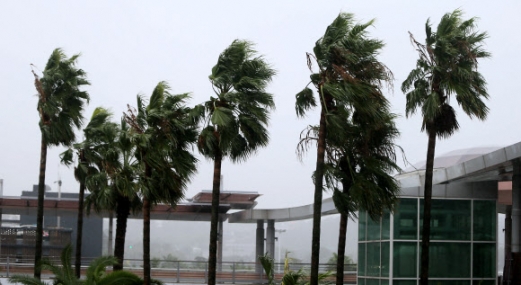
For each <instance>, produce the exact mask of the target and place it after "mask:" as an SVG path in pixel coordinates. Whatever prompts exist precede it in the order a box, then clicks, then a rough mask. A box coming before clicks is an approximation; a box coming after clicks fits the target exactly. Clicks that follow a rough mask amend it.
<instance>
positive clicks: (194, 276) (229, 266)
mask: <svg viewBox="0 0 521 285" xmlns="http://www.w3.org/2000/svg"><path fill="white" fill-rule="evenodd" d="M33 258H34V257H33ZM50 259H51V260H53V261H56V262H58V261H59V257H57V256H52V257H50ZM93 259H94V258H89V257H87V258H83V260H82V264H88V263H90V261H92V260H93ZM29 260H30V257H29V256H27V257H25V258H20V257H18V258H13V257H5V258H0V275H2V276H6V277H9V276H11V275H13V274H27V275H32V273H33V266H34V263H32V262H28V261H29ZM151 263H152V264H151V265H152V278H154V279H159V280H161V281H164V282H168V283H206V282H207V281H208V262H207V261H186V260H175V261H173V260H157V259H154V260H152V261H151ZM310 266H311V265H310V264H309V263H290V265H289V267H290V270H293V271H298V270H300V269H302V270H303V271H304V272H309V270H310ZM335 266H336V265H334V264H320V267H319V272H321V273H322V272H327V271H332V272H333V273H334V271H335V268H336V267H335ZM142 267H143V261H142V260H140V259H125V264H124V270H127V271H130V272H132V273H135V274H136V275H138V276H142V273H143V272H142V271H143V270H142ZM86 268H87V266H86V265H84V266H82V274H84V273H85V270H86ZM217 269H218V270H217V276H216V277H217V282H218V283H231V284H244V283H248V284H252V283H258V284H262V283H266V282H267V278H266V275H265V274H264V271H263V270H259V268H258V267H257V268H256V263H255V262H243V261H234V262H222V263H220V264H218V265H217ZM107 270H108V271H111V270H112V268H107ZM274 270H275V274H274V277H275V280H276V282H277V283H280V281H281V279H282V276H283V274H284V264H283V263H275V266H274ZM356 270H357V267H356V264H348V265H346V266H345V270H344V283H345V284H355V283H356ZM48 274H49V273H46V272H43V275H48ZM48 276H49V275H48Z"/></svg>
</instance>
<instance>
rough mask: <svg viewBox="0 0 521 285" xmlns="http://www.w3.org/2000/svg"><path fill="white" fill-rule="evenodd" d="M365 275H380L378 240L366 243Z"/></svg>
mask: <svg viewBox="0 0 521 285" xmlns="http://www.w3.org/2000/svg"><path fill="white" fill-rule="evenodd" d="M367 276H375V277H380V243H379V242H370V243H367ZM368 282H369V281H368Z"/></svg>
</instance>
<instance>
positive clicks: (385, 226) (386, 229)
mask: <svg viewBox="0 0 521 285" xmlns="http://www.w3.org/2000/svg"><path fill="white" fill-rule="evenodd" d="M390 231H391V213H389V211H387V210H386V211H385V212H384V215H383V216H382V239H383V240H386V239H390V238H391V233H390Z"/></svg>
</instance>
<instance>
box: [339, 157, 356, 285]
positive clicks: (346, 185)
mask: <svg viewBox="0 0 521 285" xmlns="http://www.w3.org/2000/svg"><path fill="white" fill-rule="evenodd" d="M346 160H347V159H345V160H343V162H344V164H341V165H342V166H343V167H341V169H342V171H343V172H344V173H345V174H347V175H348V177H350V178H349V179H343V180H342V192H343V193H344V194H347V195H349V190H350V189H351V186H352V178H351V169H350V168H349V166H348V164H347V161H346ZM347 222H348V213H342V212H340V227H339V230H338V248H337V260H336V285H344V259H345V251H346V235H347Z"/></svg>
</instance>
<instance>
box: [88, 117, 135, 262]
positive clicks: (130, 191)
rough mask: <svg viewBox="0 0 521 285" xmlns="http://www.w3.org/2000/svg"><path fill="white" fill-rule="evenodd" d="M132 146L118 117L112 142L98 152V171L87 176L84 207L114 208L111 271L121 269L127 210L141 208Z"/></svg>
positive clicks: (127, 130) (98, 209) (125, 124)
mask: <svg viewBox="0 0 521 285" xmlns="http://www.w3.org/2000/svg"><path fill="white" fill-rule="evenodd" d="M134 150H135V146H134V145H133V144H132V142H131V141H130V138H129V127H128V124H127V123H126V121H125V120H122V121H121V126H120V128H119V132H118V135H117V137H116V139H115V140H114V143H113V144H112V145H111V146H110V147H108V148H106V149H104V152H103V153H102V157H103V159H102V160H101V163H100V166H99V168H100V169H101V171H100V172H99V173H97V174H95V175H92V176H91V177H90V179H88V180H87V184H88V185H89V187H88V188H89V190H90V191H91V194H90V195H89V196H88V197H87V199H86V201H85V202H86V208H87V211H88V210H89V209H90V208H93V209H94V210H95V211H96V212H101V211H114V209H115V212H116V236H115V244H114V257H116V259H117V260H118V262H117V263H115V264H114V265H113V270H115V271H117V270H122V269H123V259H124V256H125V235H126V231H127V221H128V217H129V214H130V212H131V211H132V212H134V213H136V212H138V211H139V210H140V209H141V208H142V203H141V200H140V198H139V196H138V184H137V180H138V177H137V175H138V171H139V164H138V163H137V161H136V159H135V158H134Z"/></svg>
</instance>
